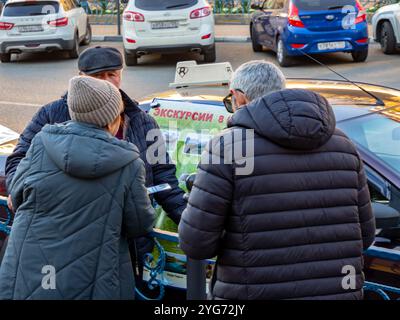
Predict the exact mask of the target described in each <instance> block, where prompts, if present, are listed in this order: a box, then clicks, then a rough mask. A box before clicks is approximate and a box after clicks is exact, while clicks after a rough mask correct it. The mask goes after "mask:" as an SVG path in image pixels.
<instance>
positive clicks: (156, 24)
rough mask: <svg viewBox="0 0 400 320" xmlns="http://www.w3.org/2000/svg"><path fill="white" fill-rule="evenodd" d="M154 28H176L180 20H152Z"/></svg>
mask: <svg viewBox="0 0 400 320" xmlns="http://www.w3.org/2000/svg"><path fill="white" fill-rule="evenodd" d="M151 28H152V29H174V28H178V21H160V22H152V23H151Z"/></svg>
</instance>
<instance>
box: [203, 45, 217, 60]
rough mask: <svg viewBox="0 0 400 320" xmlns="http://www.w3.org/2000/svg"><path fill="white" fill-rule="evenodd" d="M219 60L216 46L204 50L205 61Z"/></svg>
mask: <svg viewBox="0 0 400 320" xmlns="http://www.w3.org/2000/svg"><path fill="white" fill-rule="evenodd" d="M215 60H217V52H216V49H215V46H213V47H212V48H211V49H209V50H207V51H205V52H204V62H208V63H213V62H215Z"/></svg>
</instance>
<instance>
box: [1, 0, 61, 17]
mask: <svg viewBox="0 0 400 320" xmlns="http://www.w3.org/2000/svg"><path fill="white" fill-rule="evenodd" d="M59 7H60V5H59V3H58V2H55V1H41V2H36V1H35V2H16V3H9V4H8V5H6V6H5V8H4V11H3V16H5V17H26V16H39V15H48V14H53V13H58V11H59Z"/></svg>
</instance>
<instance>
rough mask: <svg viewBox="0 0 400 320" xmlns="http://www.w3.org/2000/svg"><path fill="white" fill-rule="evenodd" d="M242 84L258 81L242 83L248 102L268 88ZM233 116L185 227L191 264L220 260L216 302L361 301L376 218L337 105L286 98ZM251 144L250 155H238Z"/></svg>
mask: <svg viewBox="0 0 400 320" xmlns="http://www.w3.org/2000/svg"><path fill="white" fill-rule="evenodd" d="M256 69H257V68H256ZM235 76H236V77H238V76H239V77H245V78H249V77H250V78H251V77H252V76H253V75H252V74H246V73H245V74H239V75H238V74H235V75H234V79H233V81H232V83H233V85H235V86H238V87H236V88H235V89H240V90H241V92H243V93H244V94H246V93H248V92H255V91H254V90H250V89H254V86H260V82H255V81H247V80H248V79H235ZM252 83H253V84H252ZM240 84H241V85H240ZM239 86H240V87H239ZM252 87H253V88H252ZM236 102H237V99H236ZM234 110H236V112H235V113H234V115H233V116H232V119H231V120H230V122H229V124H228V127H229V128H228V129H227V130H225V131H224V132H222V133H221V134H220V135H218V136H217V137H215V138H214V139H212V141H211V142H210V143H209V145H208V147H207V148H206V151H205V153H204V154H203V156H202V160H201V163H200V165H199V168H198V173H197V177H196V179H195V182H194V186H193V189H192V191H191V194H190V197H189V204H188V207H187V209H186V210H185V211H184V212H183V215H182V218H181V222H180V224H179V238H180V247H181V248H182V250H183V251H184V252H185V253H186V254H187V255H188V256H189V257H191V258H193V259H209V258H213V257H217V262H216V269H215V271H214V275H213V280H212V282H211V290H210V298H211V299H233V300H256V299H258V300H270V299H349V300H351V299H362V297H363V292H362V287H363V283H364V275H363V271H362V269H363V258H362V254H363V250H364V249H366V248H368V247H369V246H370V245H371V244H372V243H373V241H374V236H375V219H374V216H373V214H372V209H371V204H370V195H369V191H368V186H367V180H366V176H365V173H364V169H363V163H362V161H361V159H360V156H359V155H358V153H357V150H356V147H355V146H354V144H353V143H352V142H351V141H350V139H349V138H348V137H347V136H346V135H345V134H344V133H343V132H341V131H340V130H338V129H336V121H335V116H334V114H333V110H332V108H331V106H330V105H329V103H328V101H327V100H326V99H325V98H324V97H322V96H320V95H318V94H316V93H313V92H311V91H307V90H281V91H274V92H272V93H270V94H267V95H266V96H263V97H260V98H258V99H257V98H255V99H253V100H252V102H250V103H249V104H247V105H238V104H237V105H236V106H235V107H234ZM244 145H245V146H249V145H250V146H252V148H249V149H247V148H246V149H245V150H246V152H247V150H249V152H248V153H243V152H238V153H237V154H238V155H235V153H234V152H232V150H235V149H239V150H243V149H240V148H241V147H243V146H244ZM232 153H233V155H232ZM248 162H251V163H252V165H250V169H249V170H248V171H247V172H245V171H240V170H239V169H243V168H242V167H243V164H247V165H248ZM348 270H352V275H353V277H354V279H353V280H352V281H350V283H353V285H347V282H346V281H345V280H346V279H345V276H346V275H348Z"/></svg>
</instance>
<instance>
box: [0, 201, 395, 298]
mask: <svg viewBox="0 0 400 320" xmlns="http://www.w3.org/2000/svg"><path fill="white" fill-rule="evenodd" d="M0 207H2V208H3V209H4V210H5V212H6V213H7V217H5V218H1V219H0V233H1V232H2V233H5V234H6V235H9V234H10V230H11V226H10V224H11V219H12V216H11V212H10V211H9V210H8V207H7V199H6V198H4V197H0ZM153 236H154V237H155V238H157V239H159V240H168V241H174V242H178V241H179V238H178V236H177V235H176V236H175V235H174V236H172V235H168V236H166V235H165V234H163V233H159V232H157V231H154V232H153ZM158 249H159V250H163V249H160V247H159V248H158ZM160 254H161V252H160ZM364 255H366V256H368V257H374V258H380V259H385V260H390V261H395V262H399V261H400V252H397V251H394V250H390V249H386V248H380V247H376V246H372V247H370V248H369V249H368V250H367V251H365V252H364ZM164 259H165V257H164ZM162 263H164V264H165V261H164V262H162ZM206 265H207V262H206V261H200V260H193V259H190V258H188V259H187V265H186V285H187V291H186V298H187V300H205V299H206V296H207V294H206V283H207V281H206ZM153 269H157V268H156V267H154V268H153ZM160 271H161V272H164V269H163V268H161V269H160ZM161 272H160V273H161ZM159 276H160V277H161V278H162V276H163V275H162V274H160V275H159ZM153 278H154V277H153ZM153 280H154V279H153ZM158 289H160V288H158ZM364 291H365V292H373V293H376V294H377V295H378V296H379V297H381V298H382V299H383V300H391V298H390V294H395V295H398V296H400V288H396V287H392V286H388V285H383V284H379V283H374V282H369V281H366V282H365V284H364ZM160 296H161V295H160ZM397 300H400V298H399V299H397Z"/></svg>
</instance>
